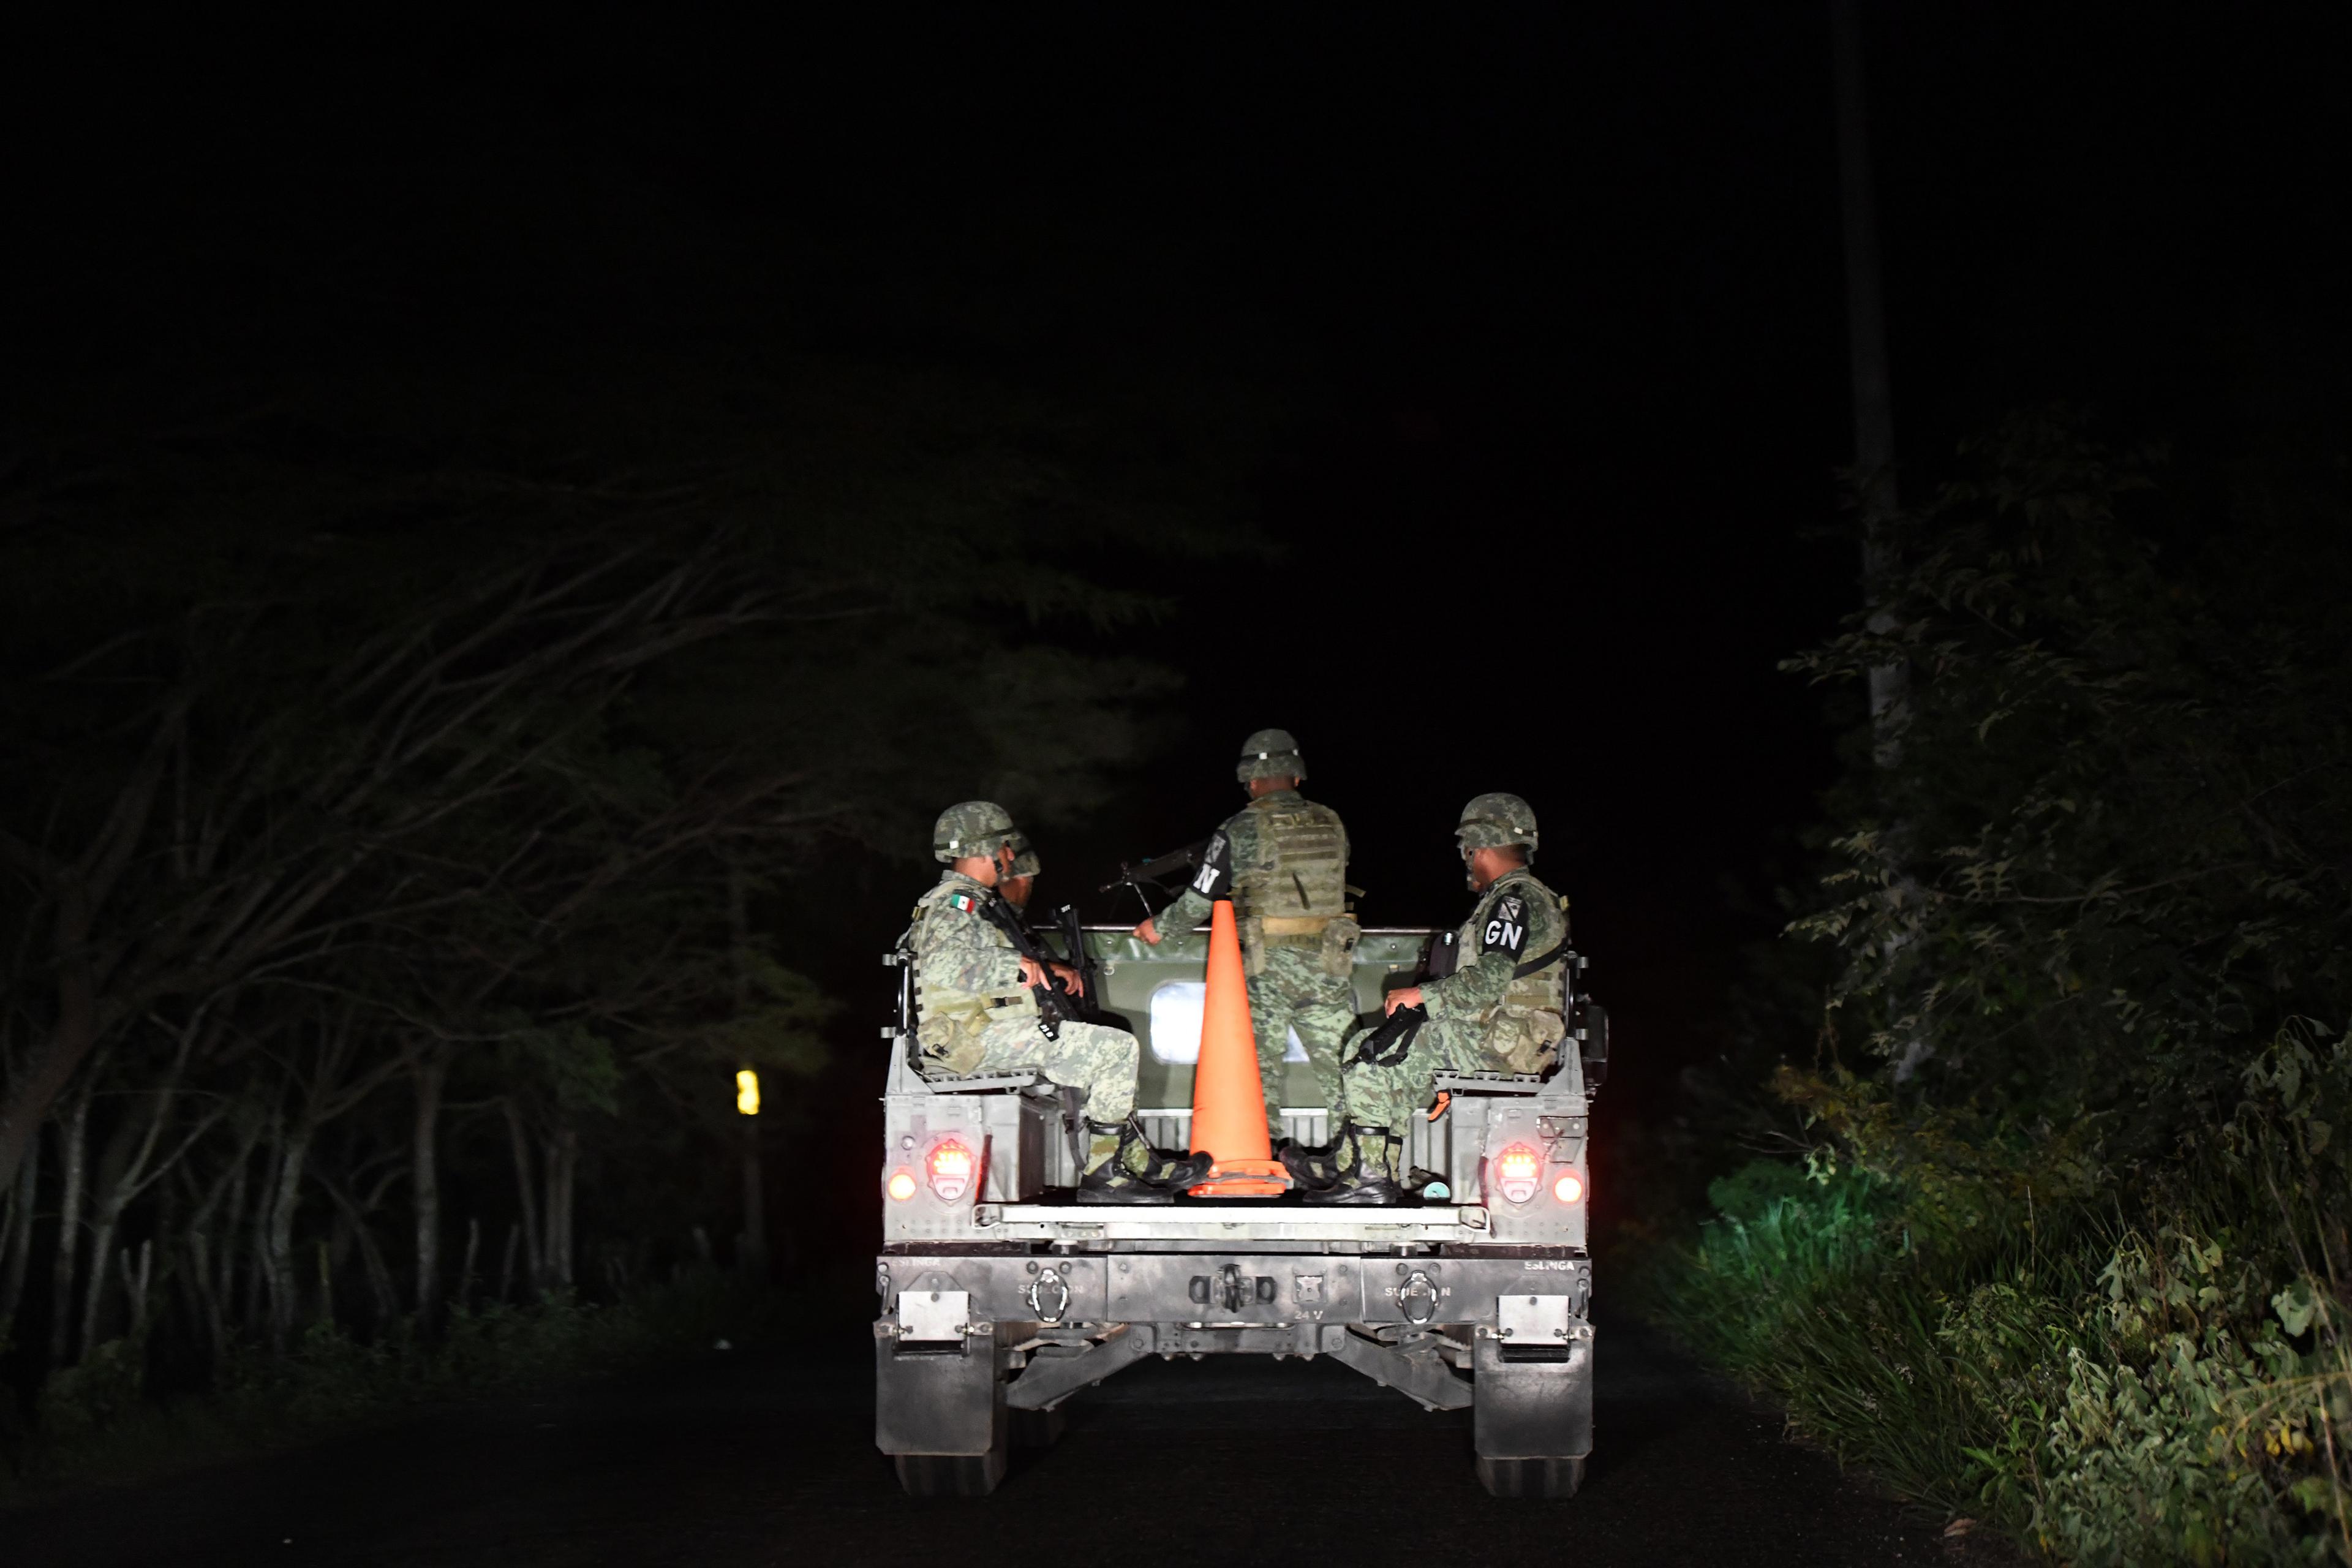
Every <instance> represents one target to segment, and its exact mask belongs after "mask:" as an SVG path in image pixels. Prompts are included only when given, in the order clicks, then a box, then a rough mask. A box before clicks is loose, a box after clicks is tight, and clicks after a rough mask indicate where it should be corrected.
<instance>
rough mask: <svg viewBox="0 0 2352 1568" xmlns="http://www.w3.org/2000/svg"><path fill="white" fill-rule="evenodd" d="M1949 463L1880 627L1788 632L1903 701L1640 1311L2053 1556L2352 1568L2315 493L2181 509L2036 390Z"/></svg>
mask: <svg viewBox="0 0 2352 1568" xmlns="http://www.w3.org/2000/svg"><path fill="white" fill-rule="evenodd" d="M1974 458H1975V461H1976V462H1977V464H1978V467H1977V469H1976V476H1975V478H1973V479H1970V480H1969V481H1968V482H1965V483H1958V484H1955V485H1953V486H1951V487H1949V488H1948V489H1946V490H1945V492H1944V493H1943V494H1942V495H1941V496H1940V497H1939V498H1938V499H1937V502H1936V503H1935V505H1933V506H1932V507H1930V508H1928V509H1927V510H1925V511H1924V512H1923V513H1921V514H1920V515H1918V516H1916V518H1914V519H1912V520H1910V521H1908V523H1907V524H1906V528H1907V534H1906V539H1905V541H1904V543H1905V549H1906V557H1907V559H1908V560H1909V561H1910V562H1911V563H1912V565H1911V569H1910V574H1909V575H1908V577H1907V578H1906V580H1905V581H1904V582H1902V583H1901V584H1899V585H1898V586H1897V587H1896V588H1895V591H1894V592H1893V593H1892V595H1890V600H1889V603H1888V605H1886V606H1885V607H1887V608H1891V609H1892V610H1893V612H1894V614H1893V615H1892V616H1888V617H1886V618H1885V621H1883V622H1882V624H1881V625H1882V629H1881V630H1879V631H1877V632H1873V631H1871V630H1869V629H1867V628H1866V627H1864V626H1862V625H1861V624H1860V623H1859V622H1857V623H1856V625H1855V626H1854V628H1853V630H1852V631H1850V632H1849V633H1848V634H1847V635H1846V636H1844V637H1841V638H1839V639H1837V640H1836V641H1835V642H1833V643H1832V644H1831V645H1829V646H1827V647H1823V648H1822V649H1819V650H1816V651H1815V652H1813V653H1811V654H1810V655H1807V656H1806V657H1804V658H1801V659H1799V660H1797V661H1794V662H1795V665H1796V667H1797V668H1801V669H1802V670H1804V671H1806V672H1807V673H1809V674H1811V675H1812V676H1814V677H1816V678H1817V679H1824V680H1828V681H1834V682H1840V683H1847V684H1852V685H1858V684H1859V683H1860V680H1861V678H1862V676H1863V674H1864V672H1865V671H1866V670H1868V669H1869V668H1872V667H1874V666H1875V667H1881V668H1884V667H1885V666H1887V665H1889V664H1893V663H1901V664H1903V665H1905V666H1907V668H1908V671H1909V677H1910V699H1909V712H1908V715H1907V717H1906V719H1905V720H1904V721H1902V722H1900V723H1899V724H1898V725H1897V726H1896V728H1895V738H1896V739H1897V741H1898V742H1899V743H1898V746H1897V748H1896V751H1895V755H1894V756H1893V757H1892V758H1891V759H1888V758H1885V757H1882V759H1881V760H1880V761H1878V762H1876V763H1873V762H1871V761H1869V760H1865V759H1861V758H1857V761H1856V763H1855V764H1854V766H1853V771H1852V773H1851V776H1850V779H1849V782H1848V783H1847V784H1845V785H1844V786H1843V788H1842V790H1841V791H1840V793H1839V795H1837V797H1836V798H1835V799H1834V801H1833V803H1832V805H1833V809H1834V812H1835V816H1836V820H1835V823H1834V827H1833V841H1832V844H1831V845H1830V848H1831V851H1832V855H1833V856H1834V861H1833V864H1832V869H1831V872H1830V874H1829V875H1828V877H1827V878H1826V880H1825V884H1824V886H1825V889H1826V895H1825V897H1824V898H1823V899H1822V900H1814V901H1813V902H1812V904H1811V906H1810V907H1801V908H1800V909H1798V910H1796V911H1794V912H1795V914H1796V916H1797V918H1796V920H1795V921H1794V923H1793V927H1792V934H1793V935H1794V936H1797V937H1800V938H1807V939H1811V940H1810V942H1808V943H1802V944H1800V943H1793V942H1792V943H1786V944H1784V945H1783V950H1782V951H1781V952H1779V953H1778V954H1776V955H1775V956H1774V957H1773V958H1772V959H1771V960H1770V961H1769V973H1770V974H1771V977H1772V978H1773V979H1774V981H1775V982H1776V984H1780V986H1781V987H1782V988H1783V989H1784V990H1793V991H1796V992H1798V993H1805V992H1810V993H1811V994H1812V995H1813V996H1815V997H1817V998H1821V997H1825V998H1826V999H1827V1005H1826V1007H1825V1008H1824V1009H1822V1011H1821V1012H1820V1013H1818V1014H1817V1015H1816V1016H1814V1017H1813V1018H1811V1019H1810V1020H1805V1019H1801V1018H1800V1017H1798V1016H1795V1015H1794V1014H1793V1013H1791V1012H1789V1011H1785V1010H1784V1011H1783V1012H1782V1014H1781V1015H1780V1017H1781V1019H1782V1020H1783V1021H1782V1022H1781V1023H1780V1024H1779V1025H1777V1026H1768V1028H1767V1029H1765V1030H1763V1031H1761V1032H1760V1034H1761V1035H1770V1034H1771V1033H1772V1032H1773V1028H1774V1027H1777V1029H1778V1030H1779V1031H1780V1038H1782V1039H1786V1038H1790V1037H1795V1038H1797V1039H1800V1040H1803V1041H1805V1042H1807V1044H1806V1045H1805V1047H1803V1048H1802V1049H1801V1050H1800V1051H1798V1052H1786V1051H1783V1052H1782V1054H1783V1055H1784V1056H1789V1057H1793V1058H1797V1059H1796V1060H1794V1061H1784V1062H1783V1064H1782V1065H1781V1066H1780V1068H1778V1069H1777V1072H1776V1073H1775V1074H1774V1076H1773V1078H1772V1091H1773V1092H1772V1094H1771V1096H1770V1097H1769V1099H1770V1104H1769V1109H1765V1110H1758V1111H1757V1112H1755V1113H1754V1115H1753V1116H1752V1117H1751V1118H1750V1119H1749V1121H1748V1123H1747V1131H1748V1132H1750V1133H1751V1134H1763V1135H1767V1136H1769V1137H1773V1138H1776V1139H1778V1140H1780V1141H1781V1143H1780V1146H1782V1147H1790V1148H1793V1149H1794V1150H1795V1151H1796V1152H1795V1154H1794V1156H1793V1157H1792V1158H1789V1159H1785V1160H1777V1159H1776V1160H1766V1161H1759V1162H1757V1163H1751V1164H1749V1165H1748V1166H1747V1167H1745V1168H1744V1169H1741V1170H1738V1171H1737V1172H1735V1173H1731V1174H1729V1175H1727V1176H1726V1177H1724V1178H1723V1179H1721V1180H1718V1181H1717V1182H1716V1183H1715V1184H1714V1186H1713V1187H1712V1188H1711V1190H1710V1193H1709V1197H1710V1200H1711V1205H1710V1206H1711V1207H1712V1209H1713V1211H1714V1217H1713V1218H1712V1219H1710V1220H1708V1221H1707V1222H1706V1223H1705V1224H1704V1225H1703V1226H1701V1227H1700V1229H1699V1232H1698V1234H1697V1236H1696V1239H1695V1240H1693V1241H1691V1242H1689V1243H1688V1244H1686V1245H1685V1246H1684V1247H1680V1248H1679V1249H1673V1250H1672V1251H1671V1252H1670V1255H1669V1256H1668V1257H1667V1258H1665V1259H1664V1264H1663V1267H1661V1268H1658V1269H1657V1271H1656V1274H1655V1276H1654V1278H1655V1280H1656V1285H1655V1289H1656V1299H1657V1300H1658V1303H1659V1305H1660V1307H1661V1309H1662V1310H1663V1312H1664V1315H1665V1316H1666V1317H1667V1318H1668V1319H1669V1320H1670V1321H1672V1322H1673V1323H1674V1324H1675V1327H1676V1328H1677V1329H1678V1331H1680V1332H1681V1333H1682V1334H1683V1335H1684V1336H1685V1339H1686V1340H1687V1341H1688V1342H1691V1343H1692V1344H1693V1345H1694V1346H1696V1348H1698V1349H1699V1350H1700V1351H1701V1352H1703V1353H1705V1354H1706V1356H1707V1357H1709V1358H1710V1359H1711V1360H1713V1361H1714V1362H1715V1363H1717V1364H1718V1365H1721V1366H1722V1367H1724V1368H1725V1369H1727V1371H1729V1372H1730V1373H1733V1374H1734V1375H1736V1376H1738V1378H1739V1379H1741V1380H1742V1381H1744V1382H1746V1383H1747V1384H1749V1385H1750V1386H1753V1387H1756V1388H1758V1389H1759V1390H1762V1391H1764V1392H1766V1393H1767V1394H1769V1395H1770V1396H1771V1397H1772V1398H1773V1399H1775V1400H1776V1401H1778V1402H1779V1403H1780V1404H1781V1405H1783V1406H1785V1408H1786V1409H1787V1410H1788V1412H1789V1413H1790V1417H1791V1419H1792V1420H1793V1422H1794V1423H1795V1424H1796V1425H1797V1426H1798V1427H1800V1428H1801V1430H1803V1431H1804V1432H1805V1433H1807V1434H1808V1435H1810V1436H1812V1437H1813V1438H1814V1439H1816V1440H1818V1441H1821V1442H1822V1443H1824V1444H1826V1445H1828V1446H1829V1447H1832V1448H1833V1449H1835V1450H1836V1451H1837V1452H1838V1453H1839V1454H1840V1455H1841V1456H1843V1457H1845V1458H1850V1459H1853V1460H1854V1461H1856V1462H1859V1463H1862V1464H1864V1465H1865V1466H1867V1467H1869V1468H1872V1469H1874V1471H1876V1472H1877V1473H1878V1474H1880V1475H1882V1476H1883V1477H1885V1479H1887V1480H1888V1481H1889V1482H1891V1483H1892V1484H1893V1485H1895V1486H1896V1487H1897V1488H1898V1489H1902V1490H1904V1491H1905V1492H1906V1493H1908V1494H1909V1495H1912V1496H1914V1497H1916V1498H1919V1499H1921V1500H1927V1501H1928V1502H1931V1503H1934V1504H1936V1505H1938V1506H1940V1507H1942V1508H1944V1509H1947V1510H1949V1511H1950V1512H1951V1513H1952V1514H1953V1515H1955V1516H1965V1517H1969V1518H1972V1519H1975V1520H1978V1521H1982V1522H1984V1523H1987V1524H1989V1525H1993V1526H1998V1527H2000V1528H2001V1529H2003V1530H2005V1531H2009V1532H2011V1533H2012V1534H2013V1535H2014V1536H2016V1537H2017V1538H2018V1539H2019V1540H2021V1542H2024V1543H2026V1544H2027V1545H2028V1547H2029V1548H2030V1549H2032V1550H2035V1551H2038V1552H2043V1553H2046V1554H2048V1555H2050V1556H2052V1557H2053V1558H2058V1559H2062V1560H2065V1561H2070V1562H2079V1563H2153V1562H2166V1561H2190V1562H2199V1563H2224V1562H2227V1563H2278V1562H2314V1563H2316V1562H2331V1561H2333V1562H2342V1561H2352V1339H2347V1333H2352V1240H2347V1222H2352V1163H2347V1143H2346V1136H2347V1133H2352V1039H2347V1037H2346V1036H2345V1033H2344V1031H2345V1026H2346V1024H2347V1016H2352V1007H2347V1000H2352V987H2348V986H2347V978H2352V976H2347V963H2352V943H2347V935H2352V929H2347V927H2348V926H2352V922H2347V891H2352V886H2348V885H2352V766H2347V763H2352V745H2347V724H2352V679H2347V675H2352V664H2348V663H2347V637H2346V632H2347V628H2346V626H2345V623H2344V620H2343V617H2342V616H2341V611H2340V605H2339V604H2338V603H2337V602H2336V597H2337V594H2338V592H2339V590H2340V585H2341V584H2342V583H2343V582H2344V581H2346V580H2347V574H2346V572H2345V566H2346V564H2347V563H2346V547H2345V542H2344V538H2343V536H2344V533H2345V532H2346V530H2345V528H2344V526H2343V512H2342V510H2341V508H2340V506H2336V505H2335V504H2333V502H2332V500H2331V501H2330V502H2328V503H2327V504H2320V503H2313V504H2310V505H2308V506H2292V507H2290V506H2285V505H2284V504H2281V503H2279V502H2278V501H2277V498H2276V495H2275V494H2273V496H2272V497H2271V506H2270V508H2269V510H2263V509H2261V508H2253V509H2242V511H2241V514H2240V515H2239V516H2238V517H2236V518H2235V519H2233V520H2231V521H2230V522H2228V523H2227V524H2226V525H2218V526H2213V527H2211V528H2210V530H2208V529H2206V528H2204V527H2202V526H2191V525H2190V524H2201V522H2202V521H2203V520H2201V519H2189V520H2188V522H2187V523H2184V516H2185V514H2186V512H2187V510H2189V509H2187V508H2186V506H2185V504H2183V503H2168V502H2166V501H2165V500H2164V499H2163V498H2162V493H2161V492H2160V491H2158V490H2155V489H2152V488H2151V487H2150V485H2149V483H2148V479H2147V472H2146V470H2145V469H2144V468H2140V467H2137V466H2136V465H2134V464H2131V463H2128V462H2125V461H2122V460H2119V459H2117V458H2115V457H2113V456H2112V455H2110V454H2109V453H2107V452H2105V451H2103V450H2100V449H2099V448H2097V447H2093V446H2091V445H2089V444H2088V443H2086V442H2084V441H2083V440H2081V439H2080V438H2079V437H2076V436H2075V435H2074V434H2073V433H2072V432H2071V430H2070V429H2069V428H2068V427H2067V426H2064V425H2063V424H2057V423H2053V422H2050V421H2042V420H2032V421H2021V422H2019V423H2017V424H2015V425H2013V426H2011V427H2010V428H2009V429H2007V430H2006V431H2004V432H2003V434H2002V435H2001V436H2000V438H1999V439H1997V440H1995V441H1993V442H1990V443H1988V444H1986V445H1985V446H1984V447H1980V448H1979V450H1978V451H1977V452H1976V453H1975V455H1974ZM2305 493H2307V492H2305ZM2168 506H2169V507H2170V508H2171V510H2168ZM1890 627H1891V629H1888V628H1890ZM1881 739H1882V740H1884V739H1885V737H1884V736H1882V737H1881Z"/></svg>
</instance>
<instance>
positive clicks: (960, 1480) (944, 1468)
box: [893, 1447, 1004, 1497]
mask: <svg viewBox="0 0 2352 1568" xmlns="http://www.w3.org/2000/svg"><path fill="white" fill-rule="evenodd" d="M893 1458H896V1459H897V1461H898V1485H899V1486H900V1487H902V1488H904V1489H906V1493H907V1495H908V1497H986V1496H987V1495H988V1494H989V1493H991V1492H992V1491H994V1490H995V1489H996V1483H997V1482H999V1481H1001V1480H1003V1479H1004V1450H1003V1448H1002V1447H996V1448H992V1449H990V1450H989V1451H988V1452H987V1453H985V1454H898V1455H895V1456H893Z"/></svg>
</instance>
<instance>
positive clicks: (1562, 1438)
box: [1471, 1323, 1592, 1497]
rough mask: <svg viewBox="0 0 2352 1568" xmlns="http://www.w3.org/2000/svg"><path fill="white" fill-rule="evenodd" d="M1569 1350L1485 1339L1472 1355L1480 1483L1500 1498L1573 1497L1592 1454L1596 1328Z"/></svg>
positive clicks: (1584, 1331)
mask: <svg viewBox="0 0 2352 1568" xmlns="http://www.w3.org/2000/svg"><path fill="white" fill-rule="evenodd" d="M1570 1336H1571V1337H1570V1339H1569V1342H1567V1343H1565V1344H1539V1345H1538V1344H1530V1345H1513V1344H1511V1343H1510V1342H1507V1341H1506V1340H1503V1339H1500V1338H1498V1337H1496V1335H1495V1334H1493V1333H1492V1332H1491V1331H1482V1332H1481V1333H1480V1334H1479V1336H1478V1339H1477V1342H1476V1345H1475V1348H1474V1349H1473V1350H1472V1352H1471V1370H1472V1372H1473V1373H1474V1379H1473V1383H1474V1387H1475V1391H1476V1401H1475V1405H1474V1408H1473V1412H1472V1429H1473V1434H1474V1441H1475V1447H1476V1448H1477V1451H1478V1474H1479V1479H1482V1480H1484V1481H1486V1488H1487V1489H1488V1490H1489V1491H1492V1492H1495V1493H1496V1495H1498V1496H1512V1495H1538V1496H1546V1497H1561V1496H1566V1495H1568V1494H1569V1493H1570V1492H1573V1491H1574V1490H1575V1489H1576V1486H1577V1483H1578V1482H1579V1481H1580V1479H1582V1476H1583V1472H1584V1462H1583V1461H1584V1457H1585V1456H1586V1455H1588V1454H1590V1453H1591V1451H1592V1328H1591V1324H1589V1323H1577V1324H1575V1325H1574V1326H1573V1328H1572V1329H1571V1330H1570Z"/></svg>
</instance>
